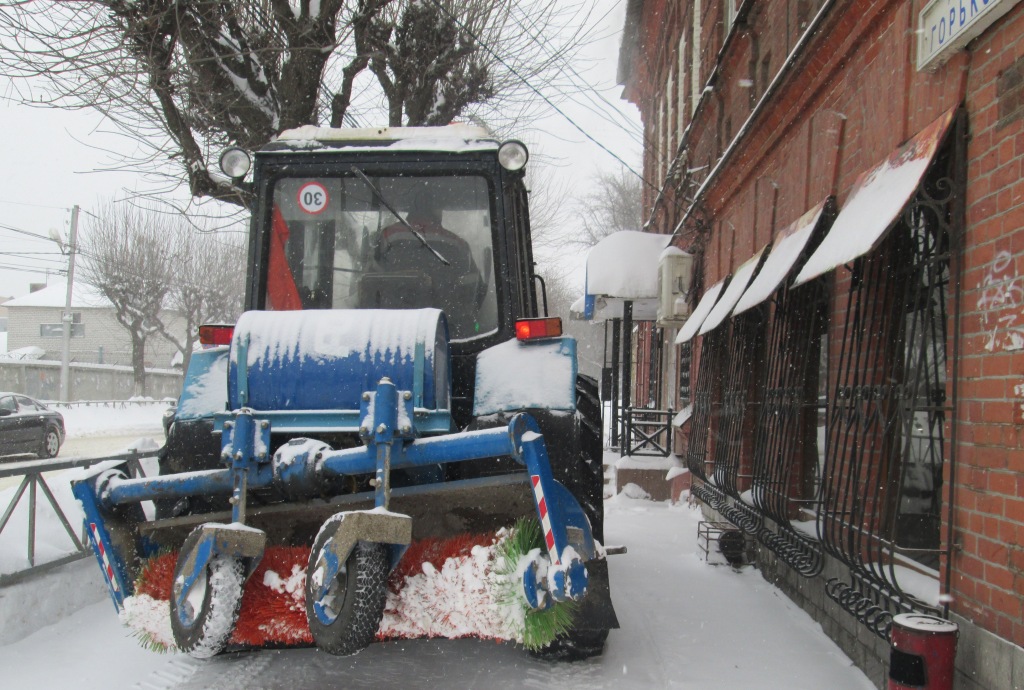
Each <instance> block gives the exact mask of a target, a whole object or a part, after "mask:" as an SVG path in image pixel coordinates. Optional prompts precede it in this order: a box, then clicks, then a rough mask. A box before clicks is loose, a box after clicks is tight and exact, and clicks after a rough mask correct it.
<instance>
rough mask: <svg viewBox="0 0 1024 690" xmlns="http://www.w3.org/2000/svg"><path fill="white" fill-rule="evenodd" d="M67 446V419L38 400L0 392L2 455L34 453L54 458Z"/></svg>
mask: <svg viewBox="0 0 1024 690" xmlns="http://www.w3.org/2000/svg"><path fill="white" fill-rule="evenodd" d="M62 443H64V417H63V416H61V414H60V412H56V411H54V410H51V409H50V408H48V407H47V406H46V405H44V404H43V403H41V402H39V401H38V400H33V399H32V398H30V397H28V396H26V395H19V394H17V393H0V456H2V455H14V454H16V453H34V454H36V455H38V456H39V457H41V458H52V457H55V456H56V455H57V453H58V452H59V451H60V446H61V444H62Z"/></svg>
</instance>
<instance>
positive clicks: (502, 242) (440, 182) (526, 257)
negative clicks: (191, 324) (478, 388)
mask: <svg viewBox="0 0 1024 690" xmlns="http://www.w3.org/2000/svg"><path fill="white" fill-rule="evenodd" d="M526 160H527V152H526V148H525V146H523V144H521V143H519V142H517V141H510V142H506V143H505V144H499V143H498V142H497V141H495V140H494V139H493V138H491V136H490V135H489V134H488V133H487V131H486V130H484V129H483V128H480V127H473V126H465V125H450V126H448V127H429V128H427V127H405V128H402V127H398V128H373V129H328V128H318V127H303V128H299V129H295V130H289V131H286V132H284V133H283V134H282V135H281V136H280V137H279V138H278V139H277V140H275V141H274V142H272V143H271V144H269V145H268V146H266V147H265V148H264V149H263V150H262V151H260V152H258V153H257V154H256V156H255V169H254V189H255V192H256V195H257V198H256V203H255V206H254V209H253V220H252V232H251V239H250V247H249V252H250V260H249V267H250V269H249V275H248V279H247V288H246V308H247V309H249V310H268V311H281V310H299V309H417V308H423V307H433V308H437V309H441V310H442V311H443V312H444V313H445V316H446V319H447V325H448V330H449V337H450V339H451V354H452V358H453V364H452V367H453V369H452V377H453V381H452V384H453V391H452V393H453V401H452V403H453V410H452V412H453V415H454V416H455V418H456V422H457V423H465V422H466V421H468V418H469V414H470V410H469V406H470V403H471V399H472V390H471V388H472V377H473V363H474V358H475V355H476V354H477V353H479V352H480V351H482V350H483V349H485V348H487V347H490V346H492V345H494V344H496V343H499V342H504V341H506V340H510V339H512V338H513V337H515V333H514V327H515V321H516V319H519V318H530V317H535V316H537V315H538V308H537V299H536V292H535V288H534V278H533V256H532V250H531V242H530V226H529V216H528V211H527V193H526V188H525V185H524V183H523V176H524V166H525V164H526Z"/></svg>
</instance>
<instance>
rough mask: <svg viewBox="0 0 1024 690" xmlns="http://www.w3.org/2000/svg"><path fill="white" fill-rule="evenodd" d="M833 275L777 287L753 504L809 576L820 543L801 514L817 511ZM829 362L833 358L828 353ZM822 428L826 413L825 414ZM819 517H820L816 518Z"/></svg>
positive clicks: (817, 562)
mask: <svg viewBox="0 0 1024 690" xmlns="http://www.w3.org/2000/svg"><path fill="white" fill-rule="evenodd" d="M827 285H828V281H827V279H826V278H824V277H822V278H818V279H817V280H814V281H811V282H810V283H808V284H806V285H802V286H800V287H798V288H795V289H790V288H789V287H788V286H784V287H783V288H782V289H781V290H780V291H779V293H778V297H777V300H776V304H775V310H774V313H773V315H772V319H771V321H770V324H769V329H768V335H767V352H766V356H765V362H766V372H765V376H766V383H765V390H764V400H763V403H762V405H761V409H760V412H761V414H760V416H759V418H758V422H757V432H756V435H755V438H754V489H753V498H754V505H755V506H756V507H757V509H758V510H759V511H760V512H761V513H763V514H764V515H766V516H767V517H769V518H771V520H772V521H773V522H774V523H775V525H776V527H775V529H772V528H771V527H769V526H768V525H767V524H761V525H760V526H759V529H758V531H757V538H758V541H760V542H761V543H762V544H764V545H765V546H766V547H767V548H769V549H771V550H772V551H773V552H774V553H775V554H776V555H777V556H778V557H779V558H781V559H782V560H783V561H785V562H786V563H787V564H788V565H789V566H790V567H791V568H793V569H794V570H796V571H797V572H798V573H800V574H801V575H804V576H805V577H811V576H814V575H817V574H818V573H820V572H821V570H822V567H823V565H824V561H823V558H822V550H821V544H820V542H819V541H818V539H817V538H816V537H812V536H809V535H808V534H806V533H804V532H801V531H800V530H799V529H797V528H796V527H795V526H794V524H795V523H794V521H795V520H798V519H799V518H801V517H812V518H813V517H816V515H817V508H818V505H817V488H818V477H819V476H820V472H819V467H818V465H819V455H818V453H819V447H818V430H819V412H820V409H821V408H820V403H819V380H820V379H822V378H824V372H823V371H822V370H823V369H824V367H822V366H821V362H822V360H823V358H822V354H823V352H822V335H823V333H824V331H825V330H826V328H827V324H828V287H827ZM824 361H826V362H827V358H826V359H824ZM820 421H821V428H822V430H823V426H824V418H822V419H821V420H820ZM811 524H812V525H813V524H814V523H811Z"/></svg>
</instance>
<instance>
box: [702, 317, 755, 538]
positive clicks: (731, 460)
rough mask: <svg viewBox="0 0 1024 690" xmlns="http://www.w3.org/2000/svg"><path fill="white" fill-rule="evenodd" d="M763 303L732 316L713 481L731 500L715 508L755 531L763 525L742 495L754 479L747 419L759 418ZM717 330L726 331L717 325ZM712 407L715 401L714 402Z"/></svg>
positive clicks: (743, 526) (728, 518) (753, 532)
mask: <svg viewBox="0 0 1024 690" xmlns="http://www.w3.org/2000/svg"><path fill="white" fill-rule="evenodd" d="M764 322H765V317H764V306H763V305H762V306H761V307H760V308H757V309H751V310H750V311H748V312H746V313H744V314H742V315H740V316H738V317H736V318H734V319H731V322H730V324H729V326H728V330H730V331H731V334H730V335H731V337H730V339H729V347H728V350H727V353H728V354H727V357H726V361H725V366H724V367H723V369H724V371H725V376H724V379H723V381H722V398H721V400H722V402H721V406H720V411H719V414H718V415H717V417H718V420H717V421H718V425H717V429H716V431H715V433H716V437H717V443H716V447H715V455H714V457H715V461H714V479H715V482H714V483H715V485H716V486H717V487H718V488H719V489H721V491H722V492H723V493H725V495H726V496H729V497H730V498H731V499H733V500H731V501H727V500H721V501H720V502H719V511H720V512H721V513H722V515H723V516H724V517H725V518H726V519H727V520H729V522H731V523H733V524H734V525H736V526H737V527H740V528H742V529H743V530H744V531H746V532H748V533H750V534H756V533H757V531H758V530H759V529H760V527H761V523H762V520H761V515H760V514H759V513H758V512H757V511H755V510H754V508H753V507H752V506H751V505H749V504H748V503H747V501H748V500H751V499H750V498H749V497H744V496H742V494H743V492H744V491H746V490H747V489H749V488H750V486H751V483H752V482H751V479H752V470H751V457H752V448H751V445H752V444H751V442H750V427H751V420H752V419H756V418H757V411H758V408H759V407H760V398H761V394H760V385H759V380H758V379H759V377H758V376H756V375H757V374H758V373H759V372H761V371H762V370H763V364H762V362H761V358H762V356H763V352H764ZM719 329H720V330H726V327H725V326H721V327H720V328H719ZM712 406H714V403H712Z"/></svg>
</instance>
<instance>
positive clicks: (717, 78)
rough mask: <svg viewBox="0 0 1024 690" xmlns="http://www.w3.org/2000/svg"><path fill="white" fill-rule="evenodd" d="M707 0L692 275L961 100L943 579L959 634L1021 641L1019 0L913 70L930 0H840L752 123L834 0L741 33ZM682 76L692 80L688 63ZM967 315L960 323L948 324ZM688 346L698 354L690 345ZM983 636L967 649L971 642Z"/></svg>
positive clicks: (675, 28) (655, 87) (640, 87)
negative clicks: (960, 209) (960, 197)
mask: <svg viewBox="0 0 1024 690" xmlns="http://www.w3.org/2000/svg"><path fill="white" fill-rule="evenodd" d="M697 2H700V11H701V15H702V19H703V20H704V24H705V27H704V35H703V38H702V40H701V42H700V46H701V49H702V53H701V56H702V59H701V72H700V75H699V77H698V78H699V80H700V83H704V81H705V80H707V79H708V78H709V77H713V81H712V86H713V88H712V89H711V91H709V92H706V93H704V94H703V96H702V97H701V99H700V105H699V107H698V109H697V111H696V113H695V115H694V121H693V122H692V123H687V124H686V125H685V126H686V131H685V136H683V135H682V133H681V136H680V137H677V138H675V139H674V140H673V141H677V142H678V144H679V146H680V147H682V148H684V149H685V154H686V157H687V162H688V165H689V167H691V168H698V167H700V166H707V167H706V168H705V169H704V170H703V171H702V172H698V173H696V174H694V176H693V178H692V179H691V180H687V183H691V182H692V183H693V184H692V187H691V189H692V190H694V191H695V190H696V189H698V188H700V186H701V185H704V187H703V194H702V196H701V199H700V202H699V204H698V205H697V206H695V207H694V208H692V209H689V215H688V216H687V218H688V220H687V224H686V231H685V232H684V233H683V238H684V242H683V246H684V248H690V249H691V250H696V252H697V253H698V254H699V255H701V256H702V259H703V260H702V262H701V266H702V274H701V275H700V276H699V277H698V279H697V284H698V285H700V286H703V287H704V288H706V287H707V286H710V285H712V284H713V283H715V282H716V281H718V280H720V279H721V278H722V277H724V276H725V275H727V274H728V273H730V272H731V271H734V270H735V269H736V268H737V267H738V266H739V264H741V263H742V262H743V261H745V260H746V259H747V258H748V257H750V256H751V255H752V254H753V253H754V251H755V250H756V249H758V248H759V247H760V246H761V245H762V244H763V243H764V242H765V241H767V239H768V238H769V237H770V236H771V234H772V232H774V231H775V230H778V229H779V228H782V227H785V226H786V225H787V224H789V223H790V222H792V221H793V220H795V219H796V218H798V217H799V216H800V215H801V214H803V213H804V212H805V211H806V210H807V209H808V208H810V207H811V206H813V205H814V204H815V203H817V202H818V201H820V200H821V199H823V198H824V197H825V196H827V195H829V194H835V195H836V196H837V198H838V201H839V204H840V206H842V203H843V202H844V201H845V199H846V197H847V195H848V194H849V191H850V189H851V187H852V186H853V184H854V181H855V180H856V178H857V176H858V175H860V174H861V173H862V172H864V171H865V170H866V169H868V168H870V167H872V166H873V165H875V164H876V163H878V162H880V161H881V160H883V159H884V158H885V157H886V156H888V155H889V153H890V152H891V151H893V150H894V149H895V148H896V147H897V146H898V145H899V144H900V143H901V142H903V141H904V140H906V139H907V138H908V137H910V136H911V135H913V134H914V133H916V132H918V131H919V130H921V129H922V128H923V127H925V126H926V125H927V124H928V123H929V122H931V121H932V120H934V119H935V118H936V117H937V116H938V115H939V114H940V113H942V112H944V111H946V110H948V109H950V108H952V107H954V106H956V105H958V104H963V105H964V106H965V107H966V110H967V115H968V128H969V141H968V145H967V171H966V200H965V203H966V208H965V215H966V217H965V219H964V221H965V233H964V236H963V246H964V252H963V255H962V257H961V260H962V266H961V267H962V271H963V272H962V276H963V283H962V293H961V300H962V301H961V318H960V322H959V324H958V325H959V327H960V330H961V337H960V339H959V341H958V342H953V340H952V338H951V339H950V341H949V343H948V345H947V351H948V353H949V355H950V358H951V360H952V356H953V355H954V353H958V360H957V365H958V367H959V380H958V381H957V385H958V387H959V391H958V393H959V396H960V398H959V403H958V408H957V416H956V419H955V420H950V421H949V422H948V423H947V427H946V429H945V438H946V439H947V448H946V456H947V458H949V457H952V456H955V458H956V462H957V468H956V471H955V474H954V475H953V476H950V472H949V464H948V463H947V466H946V480H947V481H949V480H952V481H953V482H954V484H955V502H954V505H953V507H952V509H950V507H949V506H946V507H945V510H944V516H943V520H944V522H945V524H944V526H943V535H945V529H946V527H947V526H948V524H949V520H950V519H952V527H953V530H954V532H953V535H954V536H953V544H952V547H953V556H952V563H951V564H950V565H951V571H952V577H951V579H950V581H949V582H944V590H945V589H946V588H948V591H949V593H950V595H951V602H950V606H951V610H952V612H953V613H954V615H955V616H957V617H958V618H957V620H961V621H963V623H964V624H965V625H967V626H970V628H969V630H970V632H969V633H965V638H964V639H969V640H971V641H972V643H973V642H977V644H988V643H987V642H984V640H987V639H988V638H985V637H984V635H986V634H989V633H991V634H992V635H993V636H994V637H995V639H998V640H1002V641H1003V644H1004V646H1005V645H1019V646H1024V621H1022V618H1024V615H1022V614H1024V40H1022V39H1021V37H1022V36H1024V3H1021V4H1018V5H1017V6H1015V7H1014V8H1013V9H1012V10H1011V11H1010V12H1009V13H1008V14H1007V15H1006V16H1005V17H1003V18H1001V19H1000V20H998V21H997V22H996V23H995V24H993V25H992V26H991V27H989V28H988V29H987V30H986V31H985V32H984V33H983V34H982V35H981V36H980V37H979V38H977V39H976V40H974V41H973V42H972V43H970V44H969V45H968V47H967V49H965V50H962V51H960V52H958V53H956V54H954V55H953V56H952V57H951V58H950V59H949V61H948V62H947V63H946V64H945V65H943V66H941V67H939V68H938V69H935V70H934V71H931V72H918V71H917V69H916V67H915V61H914V60H915V51H916V47H915V30H916V22H917V17H918V14H919V12H920V11H921V9H922V8H923V7H924V6H925V4H926V2H925V0H913V1H910V0H906V1H902V2H880V1H871V0H847V1H839V2H835V3H834V4H833V5H832V7H831V9H830V11H829V13H828V14H827V15H824V17H825V19H824V23H823V24H821V26H820V27H819V28H818V30H817V31H816V32H815V33H814V37H813V39H810V40H808V41H807V42H806V44H805V45H804V47H803V48H802V50H801V51H800V52H799V53H798V54H797V56H796V57H795V59H794V60H793V61H792V63H791V69H790V71H789V72H788V73H787V75H786V76H785V77H784V78H783V79H781V80H780V81H779V82H778V84H777V88H776V90H775V91H774V93H773V94H772V96H771V100H770V101H769V102H767V103H766V104H765V105H763V106H762V107H761V110H760V111H759V113H758V115H757V118H756V120H755V121H754V122H752V123H751V124H750V125H749V128H748V129H747V130H743V126H744V122H745V121H746V119H747V118H748V117H749V115H750V113H751V112H752V109H753V107H754V105H755V104H756V103H757V101H758V100H759V99H760V98H761V97H762V96H763V95H764V94H765V91H766V89H767V88H768V85H769V84H770V83H771V82H772V80H773V79H774V78H775V77H776V75H777V74H778V73H779V70H780V69H782V67H783V62H784V61H785V60H786V58H787V56H789V55H790V54H791V52H792V51H793V49H794V46H796V45H797V42H798V41H800V40H801V36H802V33H803V29H804V27H806V25H807V22H808V21H810V20H811V19H812V18H813V17H814V16H815V14H816V13H817V11H818V9H819V8H820V7H821V6H822V4H823V3H822V2H810V1H808V2H798V1H795V0H763V1H762V2H755V3H744V6H745V7H747V8H748V9H750V12H749V14H748V15H747V21H746V24H745V26H741V27H738V28H737V29H735V30H734V34H735V35H731V36H730V35H725V34H724V33H723V32H722V31H721V25H720V24H718V23H717V22H718V17H719V15H718V12H719V8H720V7H721V3H717V2H712V1H710V0H697ZM693 4H694V3H691V2H687V3H682V7H681V8H680V13H679V15H678V17H676V16H674V15H673V16H672V18H671V21H663V19H664V16H663V13H664V5H665V4H664V3H663V2H648V3H645V10H646V9H647V8H648V7H657V8H658V13H657V18H656V19H655V18H654V15H653V14H652V15H651V17H649V18H648V19H649V21H648V23H647V24H646V25H645V26H646V30H647V31H648V34H647V35H646V37H643V34H642V37H641V40H640V41H639V45H640V48H638V53H637V59H636V60H635V62H637V63H638V64H641V63H642V64H643V70H642V74H640V75H638V76H637V78H636V79H635V80H632V81H631V82H630V83H629V84H628V85H627V90H626V93H627V96H628V97H629V98H630V99H631V100H633V101H634V102H637V103H638V104H640V106H641V110H642V112H643V113H644V117H645V124H647V125H650V120H649V119H647V118H648V113H649V112H652V111H651V109H650V108H645V106H644V104H645V103H653V102H656V101H657V97H658V95H657V94H658V91H659V90H660V89H662V88H663V86H661V84H663V83H664V79H665V76H666V75H667V74H668V71H669V69H670V68H671V65H672V64H673V62H672V61H676V63H675V64H678V56H677V55H676V54H675V50H676V48H677V46H678V45H679V41H678V32H679V31H680V30H683V31H689V26H690V24H689V22H691V21H692V7H693ZM751 8H752V9H751ZM719 49H721V50H722V53H721V58H722V60H721V62H718V63H716V58H717V56H718V50H719ZM684 62H686V63H687V64H689V63H688V61H686V60H684ZM677 78H678V79H679V84H680V85H682V86H683V88H684V89H685V87H686V84H687V80H689V79H692V78H693V76H692V75H687V74H680V75H678V77H677ZM677 88H679V87H678V85H677ZM688 111H689V108H687V112H688ZM738 134H740V135H741V136H740V138H739V139H738V141H735V142H734V139H735V138H736V137H737V135H738ZM670 139H671V138H670ZM730 146H731V147H732V148H730ZM726 153H728V158H727V159H726V160H725V162H724V163H722V157H723V154H726ZM715 166H718V167H719V169H718V170H717V171H716V172H715V177H714V179H713V181H712V182H711V183H707V182H706V181H707V179H708V175H709V173H710V172H711V171H712V170H714V169H715ZM652 196H653V195H652ZM680 206H681V208H679V209H676V210H673V209H672V208H668V207H666V208H663V209H660V210H659V213H662V214H665V216H666V217H667V220H668V222H667V223H665V224H666V225H668V226H674V225H675V223H677V222H678V220H679V219H681V218H682V216H683V212H685V211H687V204H686V203H685V202H684V203H683V204H681V205H680ZM648 211H650V205H649V204H648ZM688 242H694V244H693V246H692V247H688V246H687V243H688ZM847 279H848V278H847V274H846V273H845V272H844V271H842V270H839V271H837V272H836V275H835V278H834V280H836V286H835V287H836V293H845V290H844V283H843V281H845V280H847ZM698 297H699V294H698ZM833 307H834V309H833V320H834V321H833V322H835V321H836V320H839V321H841V319H842V317H843V313H842V309H843V308H844V305H843V304H841V303H838V302H836V303H834V305H833ZM956 325H957V324H953V323H950V324H949V326H950V328H949V332H950V333H951V334H952V333H953V332H954V328H953V326H956ZM837 341H838V338H835V337H834V338H832V339H831V340H830V347H832V348H837V347H838V342H837ZM699 350H700V346H699V344H698V346H697V349H696V350H695V353H696V352H699ZM694 361H695V366H697V367H699V366H700V364H699V357H698V356H697V355H696V354H695V357H694ZM951 372H952V369H950V373H951ZM679 443H680V445H681V446H682V445H685V443H686V441H685V438H682V439H679ZM945 565H946V564H945V563H943V567H942V570H943V572H944V569H945ZM974 626H976V627H974ZM837 634H838V633H837ZM1005 649H1009V650H1011V651H1008V652H1006V655H1004V656H1005V658H1007V659H1009V658H1011V657H1013V658H1016V657H1015V656H1014V654H1016V652H1012V650H1013V649H1016V647H1012V646H1005ZM976 652H977V650H976V649H974V650H972V651H971V652H970V653H967V654H966V656H965V657H964V658H965V659H977V654H976ZM1014 663H1015V662H1014ZM1010 666H1012V667H1013V668H1016V666H1014V665H1013V664H1010ZM1021 671H1022V674H1021V677H1022V678H1024V666H1022V667H1021ZM1013 674H1017V671H1013ZM874 675H875V673H874V672H872V676H874ZM993 677H998V678H1002V679H1005V678H1009V676H1007V675H1003V676H993ZM966 678H967V676H964V679H963V682H964V683H970V682H974V681H969V680H966ZM1014 678H1017V675H1014ZM876 682H877V681H876ZM978 682H979V683H980V681H978ZM986 682H987V681H986ZM1014 682H1016V681H1014ZM981 685H982V686H983V685H984V683H981ZM965 687H968V686H967V685H965ZM971 687H973V686H971ZM990 687H995V686H991V685H990Z"/></svg>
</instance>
